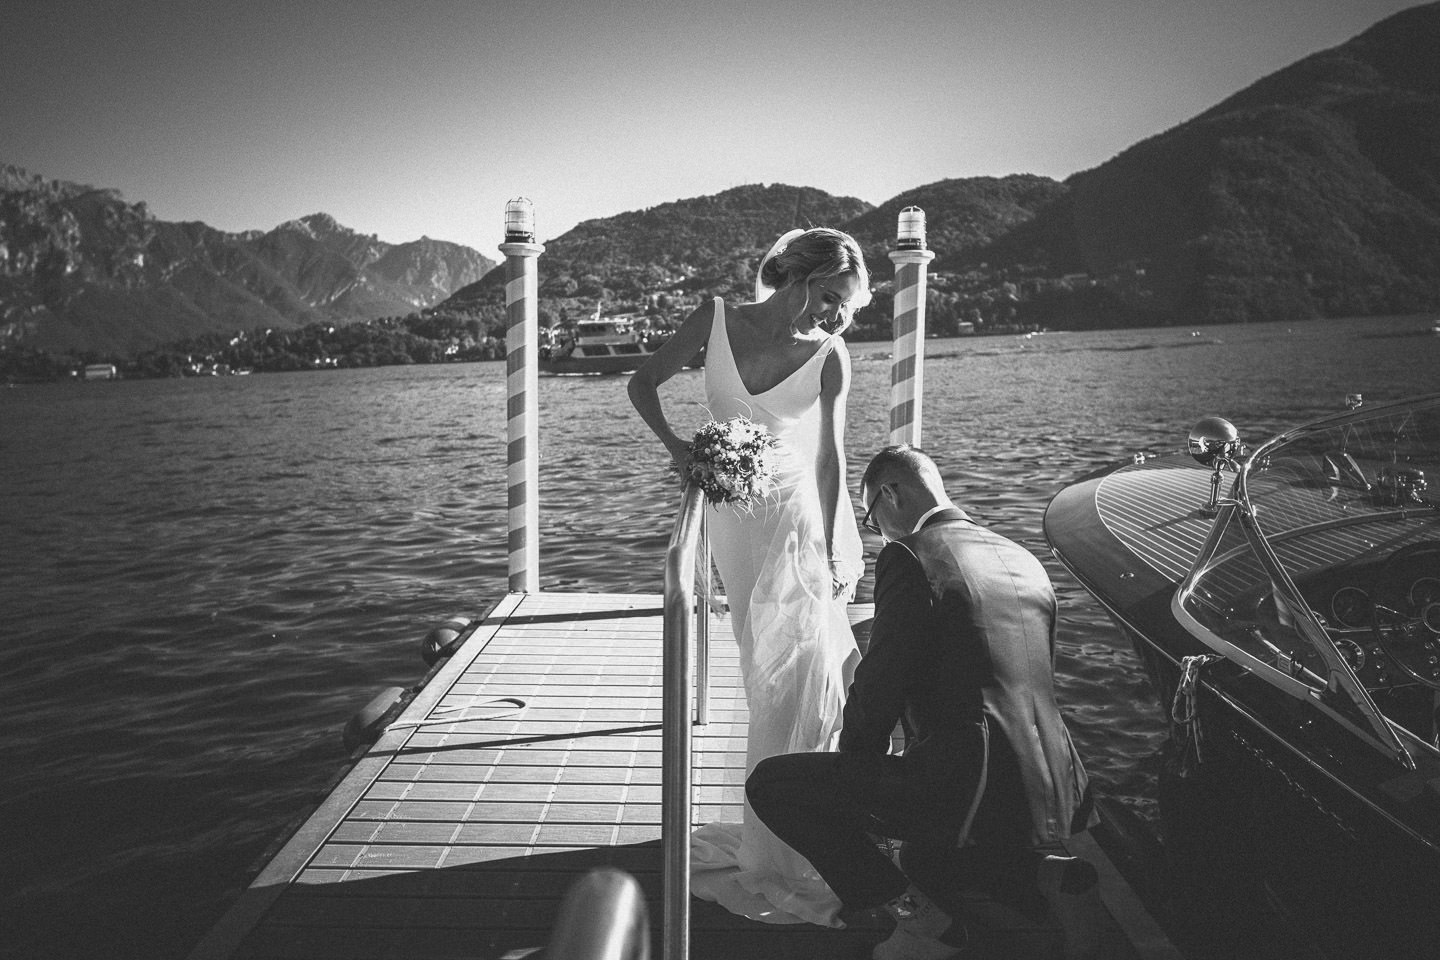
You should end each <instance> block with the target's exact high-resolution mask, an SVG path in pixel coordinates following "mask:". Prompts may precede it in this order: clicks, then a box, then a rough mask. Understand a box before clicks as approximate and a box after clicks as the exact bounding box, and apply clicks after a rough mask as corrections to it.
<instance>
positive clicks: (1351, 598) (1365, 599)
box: [1330, 586, 1371, 629]
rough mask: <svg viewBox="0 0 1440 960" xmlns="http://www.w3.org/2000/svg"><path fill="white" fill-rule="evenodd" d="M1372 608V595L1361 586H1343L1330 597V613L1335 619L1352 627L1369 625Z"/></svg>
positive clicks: (1357, 627)
mask: <svg viewBox="0 0 1440 960" xmlns="http://www.w3.org/2000/svg"><path fill="white" fill-rule="evenodd" d="M1370 610H1371V606H1370V595H1369V594H1368V593H1366V592H1365V591H1364V590H1361V589H1360V588H1359V587H1353V586H1345V587H1341V588H1340V589H1339V590H1336V591H1335V593H1334V594H1333V595H1332V596H1331V597H1330V613H1331V615H1332V616H1334V617H1335V621H1336V622H1337V623H1339V624H1341V625H1343V626H1346V627H1350V628H1352V629H1359V628H1361V627H1366V626H1369V624H1370Z"/></svg>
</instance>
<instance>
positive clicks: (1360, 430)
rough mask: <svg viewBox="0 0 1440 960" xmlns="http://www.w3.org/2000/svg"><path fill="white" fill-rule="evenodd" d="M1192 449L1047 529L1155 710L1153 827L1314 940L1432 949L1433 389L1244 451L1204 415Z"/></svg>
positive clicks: (1074, 497) (1110, 484) (1436, 680)
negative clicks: (1136, 669)
mask: <svg viewBox="0 0 1440 960" xmlns="http://www.w3.org/2000/svg"><path fill="white" fill-rule="evenodd" d="M1188 445H1189V454H1190V455H1189V456H1186V455H1185V454H1184V453H1181V454H1175V455H1169V456H1161V457H1147V456H1145V455H1137V456H1135V457H1134V458H1132V459H1131V460H1127V461H1125V462H1124V463H1123V464H1119V465H1116V466H1112V467H1109V468H1106V469H1103V470H1101V471H1098V472H1096V473H1094V474H1091V475H1089V476H1087V477H1084V478H1082V479H1081V480H1079V481H1077V482H1076V483H1074V484H1072V485H1070V486H1068V487H1066V488H1065V489H1064V490H1062V491H1061V492H1060V493H1059V494H1058V495H1057V496H1056V497H1055V498H1054V499H1053V500H1052V501H1051V503H1050V505H1049V507H1048V508H1047V510H1046V514H1045V522H1044V526H1045V535H1046V538H1047V540H1048V541H1049V543H1050V546H1051V548H1052V550H1053V551H1054V553H1055V555H1056V557H1057V558H1058V559H1059V560H1060V561H1061V563H1063V564H1064V565H1065V567H1066V568H1067V569H1068V570H1069V571H1070V572H1071V573H1072V574H1074V576H1075V577H1076V579H1078V580H1079V581H1080V583H1081V584H1082V585H1083V586H1084V587H1085V588H1086V589H1087V590H1089V591H1090V593H1091V594H1093V595H1094V596H1095V598H1096V599H1097V600H1098V601H1099V602H1100V604H1101V605H1102V606H1104V608H1105V609H1106V610H1107V612H1108V613H1109V614H1110V616H1111V618H1112V619H1113V620H1114V621H1115V623H1116V624H1117V625H1118V626H1119V627H1120V628H1121V629H1122V630H1123V631H1124V632H1125V634H1127V635H1128V636H1129V638H1130V640H1131V641H1132V642H1133V644H1134V646H1135V649H1136V651H1137V653H1138V654H1139V655H1140V658H1141V660H1142V661H1143V662H1144V664H1145V666H1146V668H1147V670H1148V672H1149V674H1150V678H1151V680H1152V681H1153V683H1154V685H1155V688H1156V691H1157V693H1158V694H1159V699H1160V703H1161V706H1162V708H1163V709H1164V710H1165V711H1166V712H1167V713H1169V715H1170V719H1171V722H1172V727H1171V731H1172V736H1171V743H1170V744H1169V745H1168V747H1167V752H1166V754H1165V763H1164V764H1163V771H1162V778H1161V795H1160V800H1161V811H1162V822H1163V823H1164V824H1165V826H1166V839H1167V843H1168V844H1169V846H1170V847H1171V849H1172V850H1181V849H1184V850H1188V851H1191V852H1196V853H1199V854H1204V855H1211V854H1212V852H1213V849H1212V843H1213V842H1216V841H1219V840H1227V841H1229V842H1231V843H1233V844H1234V851H1238V852H1234V851H1232V852H1231V853H1230V854H1228V855H1226V856H1225V857H1222V858H1216V859H1215V862H1216V863H1222V864H1223V869H1222V870H1220V871H1218V873H1217V874H1216V875H1215V876H1213V877H1211V878H1210V879H1209V880H1208V881H1207V882H1208V883H1210V884H1219V885H1224V884H1231V885H1233V886H1234V887H1235V888H1236V889H1249V890H1251V891H1252V892H1253V893H1255V894H1256V895H1259V896H1263V897H1265V898H1268V899H1269V900H1271V901H1272V902H1274V903H1276V904H1279V905H1280V909H1282V910H1283V911H1284V912H1285V913H1286V915H1287V916H1290V917H1291V918H1292V919H1294V920H1295V921H1296V922H1297V923H1298V924H1299V925H1300V927H1301V928H1303V929H1304V930H1306V931H1307V932H1308V934H1309V935H1310V936H1311V938H1312V940H1313V942H1315V943H1320V944H1328V945H1330V946H1329V948H1327V955H1328V954H1329V952H1330V950H1331V949H1334V950H1336V952H1334V953H1333V955H1335V956H1359V955H1367V956H1434V955H1436V952H1437V951H1440V940H1437V939H1436V937H1437V933H1440V919H1437V918H1440V910H1437V909H1436V907H1437V905H1440V899H1437V897H1440V749H1437V721H1436V708H1437V705H1440V489H1437V488H1436V487H1435V486H1432V485H1433V484H1435V483H1436V481H1437V479H1440V394H1436V395H1432V396H1427V397H1421V398H1417V399H1413V400H1408V401H1401V402H1396V403H1389V404H1383V405H1360V404H1358V399H1357V400H1356V405H1355V406H1354V408H1353V409H1351V410H1350V411H1348V412H1346V413H1343V414H1339V415H1337V416H1334V417H1330V418H1327V419H1324V420H1321V421H1319V422H1316V423H1313V424H1310V425H1307V426H1303V427H1299V428H1297V429H1294V430H1291V431H1289V432H1286V433H1284V434H1281V435H1280V436H1278V437H1275V438H1274V439H1272V440H1269V441H1268V442H1266V443H1264V444H1262V445H1260V446H1258V447H1257V448H1256V449H1255V450H1254V451H1253V452H1247V451H1246V450H1245V449H1244V446H1243V445H1242V444H1241V442H1240V440H1239V437H1238V433H1237V431H1236V430H1235V428H1234V427H1233V426H1232V425H1230V424H1229V423H1228V422H1226V421H1224V420H1221V419H1219V418H1207V419H1206V420H1202V421H1200V422H1199V423H1197V424H1196V426H1195V428H1194V429H1193V430H1192V432H1191V435H1190V438H1189V444H1188ZM1167 801H1173V802H1172V803H1171V806H1173V807H1175V808H1176V811H1178V812H1176V813H1175V814H1174V815H1173V816H1169V815H1167V813H1166V806H1167ZM1186 826H1190V827H1196V828H1198V829H1199V831H1200V835H1201V837H1202V838H1203V839H1202V840H1199V841H1196V840H1193V839H1192V840H1191V841H1189V842H1188V843H1187V841H1186V840H1185V838H1184V837H1183V836H1181V831H1182V830H1183V829H1184V828H1185V827H1186ZM1341 945H1343V947H1342V946H1341ZM1356 951H1363V953H1361V952H1356ZM1377 951H1378V952H1377Z"/></svg>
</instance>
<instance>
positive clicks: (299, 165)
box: [0, 0, 1415, 257]
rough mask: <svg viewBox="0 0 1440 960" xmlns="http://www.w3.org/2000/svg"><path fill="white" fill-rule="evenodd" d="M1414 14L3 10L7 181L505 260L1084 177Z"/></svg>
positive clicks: (231, 2) (1189, 9) (73, 1)
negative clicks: (664, 207)
mask: <svg viewBox="0 0 1440 960" xmlns="http://www.w3.org/2000/svg"><path fill="white" fill-rule="evenodd" d="M1414 5H1415V4H1414V3H1412V2H1405V0H1045V2H1039V0H1006V2H998V0H884V2H879V0H870V2H861V0H800V2H786V0H710V2H701V0H669V2H654V0H571V2H555V0H524V2H522V0H468V2H459V0H279V2H277V0H246V2H240V0H114V2H102V0H89V2H80V0H8V2H7V3H6V13H5V14H4V16H3V20H0V162H4V163H11V164H15V165H18V166H21V167H24V168H26V169H27V170H29V171H30V172H31V173H36V174H40V175H41V176H44V177H46V178H49V179H60V180H73V181H78V182H81V183H87V184H92V185H94V186H98V187H112V188H116V189H118V190H120V191H121V193H122V194H123V195H124V197H125V199H126V200H128V201H130V202H139V201H144V202H145V203H146V204H147V205H148V207H149V209H150V211H151V213H152V214H154V215H155V216H157V217H159V218H161V219H164V220H201V221H204V222H205V223H208V224H210V225H211V226H213V227H217V228H219V229H222V230H227V231H240V230H251V229H262V230H268V229H270V228H271V227H274V226H276V225H277V224H279V223H282V222H284V221H286V220H291V219H294V218H296V217H301V216H305V215H307V214H310V213H316V212H325V213H329V214H331V215H332V216H334V217H335V218H336V219H337V220H338V221H339V222H340V223H342V224H344V225H345V226H347V227H350V228H351V229H353V230H356V231H358V232H360V233H366V234H371V233H373V234H376V235H378V236H379V238H380V239H381V240H383V241H386V242H388V243H403V242H407V241H410V240H415V239H418V238H420V237H421V236H429V237H432V238H435V239H440V240H449V241H453V242H456V243H462V244H465V245H467V246H471V247H474V248H476V249H477V250H480V251H481V252H482V253H485V254H486V255H488V256H491V257H495V256H498V254H497V252H496V250H495V248H496V245H497V244H498V243H499V242H500V241H501V239H502V237H501V234H502V233H503V218H504V206H505V202H506V201H507V200H509V199H510V198H512V197H517V196H525V197H528V198H530V199H531V200H532V201H533V202H534V204H535V210H536V227H537V231H538V239H539V240H540V242H542V243H543V242H545V241H546V240H547V239H550V238H554V237H557V236H559V235H561V234H563V233H564V232H565V231H567V230H569V229H570V228H571V227H573V226H574V225H575V224H577V223H579V222H580V221H583V220H588V219H592V218H596V217H608V216H613V215H615V214H619V213H623V212H626V211H630V210H638V209H643V208H646V207H652V206H656V205H658V204H662V203H667V202H670V201H673V200H678V199H682V198H686V197H696V196H704V195H708V194H713V193H718V192H720V191H722V190H726V189H729V188H731V187H736V186H740V185H742V184H749V183H786V184H791V185H795V186H809V187H817V188H819V189H821V190H825V191H827V192H829V193H832V194H836V195H840V196H848V197H858V198H860V199H861V200H865V201H868V202H869V203H873V204H879V203H883V202H884V201H886V200H888V199H890V198H891V197H894V196H895V195H897V194H899V193H901V192H903V191H905V190H909V189H912V188H915V187H919V186H923V185H925V184H929V183H934V182H936V181H938V180H945V179H949V178H953V177H972V176H996V177H998V176H1005V175H1008V174H1012V173H1033V174H1040V175H1043V176H1048V177H1054V178H1056V179H1064V178H1065V177H1068V176H1070V175H1071V174H1073V173H1077V172H1079V171H1081V170H1086V169H1089V168H1091V167H1095V166H1098V165H1099V164H1101V163H1104V162H1105V161H1106V160H1108V159H1110V158H1111V157H1113V156H1115V155H1116V154H1117V153H1119V152H1121V151H1122V150H1124V149H1125V148H1126V147H1128V146H1130V145H1131V144H1133V143H1136V142H1138V141H1140V140H1143V139H1145V138H1146V137H1149V136H1152V135H1154V134H1157V133H1160V132H1162V131H1164V130H1167V129H1169V128H1170V127H1173V126H1175V125H1176V124H1178V123H1181V122H1183V121H1185V120H1187V119H1189V118H1190V117H1193V116H1194V115H1196V114H1197V113H1200V112H1202V111H1204V110H1205V109H1207V108H1209V107H1211V106H1213V105H1214V104H1215V103H1217V102H1219V101H1220V100H1222V99H1224V98H1225V97H1227V96H1229V95H1230V94H1232V93H1235V92H1236V91H1238V90H1240V89H1243V88H1244V87H1245V86H1247V85H1249V84H1250V83H1252V82H1254V81H1255V80H1258V79H1259V78H1261V77H1263V76H1265V75H1267V74H1269V73H1272V72H1274V71H1275V70H1277V69H1280V68H1281V67H1284V66H1286V65H1288V64H1290V63H1293V62H1294V61H1295V60H1298V59H1300V58H1302V57H1304V56H1306V55H1308V54H1311V53H1314V52H1316V51H1318V50H1323V49H1326V48H1328V47H1332V46H1335V45H1337V44H1340V43H1343V42H1345V41H1346V40H1348V39H1350V38H1351V37H1353V36H1355V35H1356V34H1358V33H1361V32H1362V31H1364V30H1365V29H1366V28H1367V27H1369V26H1371V25H1372V24H1374V23H1376V22H1377V21H1379V20H1381V19H1383V18H1384V17H1386V16H1388V15H1390V14H1392V13H1395V12H1397V11H1399V10H1402V9H1405V8H1407V7H1410V6H1414Z"/></svg>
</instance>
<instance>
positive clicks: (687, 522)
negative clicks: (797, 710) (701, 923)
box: [660, 487, 704, 960]
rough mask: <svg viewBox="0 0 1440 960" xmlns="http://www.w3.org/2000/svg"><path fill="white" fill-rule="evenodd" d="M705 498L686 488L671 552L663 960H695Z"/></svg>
mask: <svg viewBox="0 0 1440 960" xmlns="http://www.w3.org/2000/svg"><path fill="white" fill-rule="evenodd" d="M703 504H704V498H703V496H702V495H701V493H700V490H699V488H698V487H686V488H685V492H684V494H683V495H682V496H681V499H680V514H679V516H678V517H676V519H675V529H674V530H673V531H672V532H671V534H670V545H669V547H668V548H667V549H666V551H665V614H664V646H665V648H664V668H663V670H662V674H663V678H662V684H663V692H664V703H663V706H662V708H661V741H660V742H661V760H660V763H661V781H660V800H661V810H660V836H661V843H662V845H663V848H664V868H665V873H664V894H663V896H664V910H663V913H662V916H663V924H664V928H663V932H662V937H663V951H662V954H661V956H662V957H663V960H688V958H689V956H690V829H691V816H690V795H691V779H692V777H691V764H692V762H693V761H692V757H691V750H692V738H691V716H692V712H693V709H694V676H693V670H692V669H691V664H692V658H691V649H690V644H691V639H692V628H693V626H694V624H695V554H696V552H697V551H696V548H697V546H698V545H699V541H700V534H701V526H702V524H703V522H704V511H703Z"/></svg>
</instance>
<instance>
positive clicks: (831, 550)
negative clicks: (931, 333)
mask: <svg viewBox="0 0 1440 960" xmlns="http://www.w3.org/2000/svg"><path fill="white" fill-rule="evenodd" d="M849 395H850V354H849V353H848V352H847V351H846V350H845V344H844V341H841V342H839V343H837V344H836V346H835V349H834V350H832V351H830V355H829V356H828V357H826V358H825V366H824V367H823V368H822V369H821V372H820V443H819V449H818V450H817V451H816V458H815V470H816V479H817V481H818V483H819V486H820V490H819V493H820V516H821V518H822V519H823V520H824V523H825V552H826V555H827V556H829V557H831V558H833V557H834V556H835V544H836V542H837V540H838V537H837V533H838V526H837V523H838V521H839V520H840V518H842V517H843V516H844V514H843V513H842V510H849V511H850V519H851V521H852V522H853V519H854V515H855V508H854V507H852V506H851V505H850V497H849V494H848V492H847V490H846V489H845V480H844V478H845V400H846V398H847V397H848V396H849Z"/></svg>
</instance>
